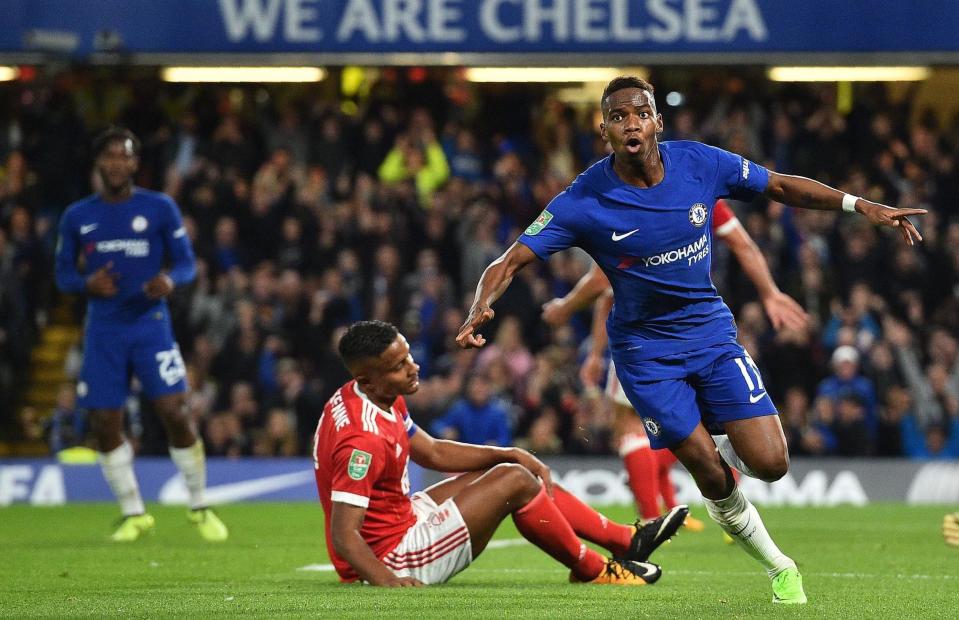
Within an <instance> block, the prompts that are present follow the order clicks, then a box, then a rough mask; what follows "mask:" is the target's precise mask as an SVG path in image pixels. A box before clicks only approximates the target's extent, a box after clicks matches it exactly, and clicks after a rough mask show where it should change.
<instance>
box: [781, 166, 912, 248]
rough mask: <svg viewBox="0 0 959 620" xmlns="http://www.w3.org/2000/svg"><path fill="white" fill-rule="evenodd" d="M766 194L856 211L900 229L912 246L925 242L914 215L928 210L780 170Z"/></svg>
mask: <svg viewBox="0 0 959 620" xmlns="http://www.w3.org/2000/svg"><path fill="white" fill-rule="evenodd" d="M763 194H764V195H765V196H766V197H767V198H772V199H773V200H775V201H777V202H782V203H784V204H787V205H790V206H793V207H801V208H803V209H818V210H821V211H839V210H840V209H843V210H848V211H852V210H855V211H857V212H859V213H861V214H863V215H865V216H866V219H868V220H869V221H870V222H872V223H873V224H876V225H877V226H889V227H890V228H898V229H899V232H900V233H901V234H902V238H903V240H904V241H905V242H906V243H908V244H909V245H913V244H914V243H915V242H916V241H922V235H920V234H919V231H918V230H916V227H915V226H913V225H912V222H910V221H909V219H908V217H909V216H910V215H924V214H925V213H926V210H925V209H894V208H893V207H887V206H886V205H882V204H879V203H878V202H872V201H870V200H866V199H865V198H858V197H856V196H850V195H848V194H844V193H842V192H841V191H839V190H838V189H833V188H832V187H829V186H828V185H823V184H822V183H820V182H818V181H813V180H812V179H807V178H806V177H797V176H792V175H788V174H779V173H777V172H770V173H769V184H768V185H767V186H766V191H764V192H763Z"/></svg>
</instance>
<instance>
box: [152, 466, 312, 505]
mask: <svg viewBox="0 0 959 620" xmlns="http://www.w3.org/2000/svg"><path fill="white" fill-rule="evenodd" d="M315 480H316V476H315V474H314V473H313V472H312V471H296V472H292V473H289V474H279V475H276V476H266V477H264V478H254V479H253V480H243V481H241V482H229V483H227V484H218V485H216V486H210V487H207V488H206V493H205V494H204V495H205V496H206V501H207V502H208V503H210V504H227V503H230V502H237V501H240V500H244V499H250V498H251V497H257V496H259V495H266V494H268V493H274V492H276V491H282V490H283V489H289V488H292V487H298V486H300V485H303V484H309V483H312V482H315ZM158 499H159V500H160V503H161V504H184V503H187V502H188V500H189V493H188V492H187V489H186V484H185V483H184V482H183V477H182V476H181V475H179V474H177V475H176V476H174V477H173V478H170V480H168V481H167V482H166V484H164V485H163V488H162V489H160V493H159V498H158Z"/></svg>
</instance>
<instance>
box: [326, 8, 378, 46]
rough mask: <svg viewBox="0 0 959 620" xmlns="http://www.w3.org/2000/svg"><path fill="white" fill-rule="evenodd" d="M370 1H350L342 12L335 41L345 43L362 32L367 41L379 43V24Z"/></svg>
mask: <svg viewBox="0 0 959 620" xmlns="http://www.w3.org/2000/svg"><path fill="white" fill-rule="evenodd" d="M370 2H371V0H350V3H349V4H348V5H346V8H345V9H344V10H343V18H342V19H341V20H340V27H339V28H338V29H337V31H336V39H337V41H347V40H349V39H350V38H351V37H352V36H353V35H354V34H356V33H357V32H362V34H363V38H365V39H366V40H367V41H379V40H380V39H381V38H382V35H381V33H380V23H379V20H377V18H376V10H375V9H374V8H373V6H372V5H371V4H370Z"/></svg>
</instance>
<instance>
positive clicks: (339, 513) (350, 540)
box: [330, 502, 423, 587]
mask: <svg viewBox="0 0 959 620" xmlns="http://www.w3.org/2000/svg"><path fill="white" fill-rule="evenodd" d="M330 513H331V514H330V537H331V538H332V539H333V548H334V549H336V552H337V553H338V554H339V555H340V557H341V558H343V559H344V560H346V561H347V562H349V564H350V566H352V567H353V570H355V571H356V574H357V575H359V576H360V578H361V579H363V581H365V582H367V583H369V584H371V585H374V586H390V587H410V586H422V585H423V582H421V581H420V580H418V579H414V578H413V577H397V576H396V575H394V574H393V572H392V571H391V570H390V569H389V568H387V567H386V565H385V564H383V562H380V560H379V558H377V557H376V555H375V554H374V553H373V550H372V549H370V546H369V545H368V544H366V541H365V540H363V536H361V535H360V528H362V527H363V519H364V517H365V516H366V508H362V507H360V506H353V505H352V504H345V503H343V502H333V505H332V507H331V509H330Z"/></svg>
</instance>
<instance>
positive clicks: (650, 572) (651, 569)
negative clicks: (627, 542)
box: [635, 562, 656, 577]
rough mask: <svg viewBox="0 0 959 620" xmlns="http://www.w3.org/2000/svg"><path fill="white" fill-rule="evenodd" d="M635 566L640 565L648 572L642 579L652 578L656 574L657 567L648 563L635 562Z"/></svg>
mask: <svg viewBox="0 0 959 620" xmlns="http://www.w3.org/2000/svg"><path fill="white" fill-rule="evenodd" d="M635 564H639V565H640V566H642V567H643V568H644V569H645V570H646V572H645V573H643V574H642V575H640V577H652V576H653V575H655V574H656V567H655V566H653V565H652V564H650V563H648V562H635Z"/></svg>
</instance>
